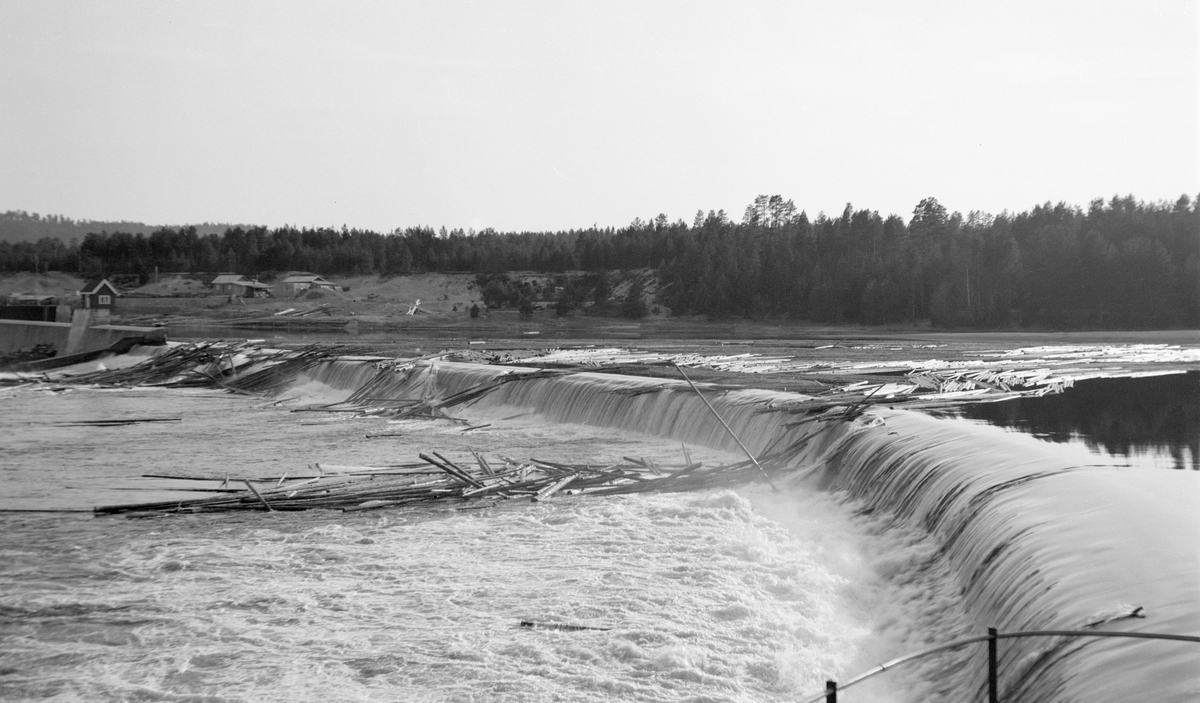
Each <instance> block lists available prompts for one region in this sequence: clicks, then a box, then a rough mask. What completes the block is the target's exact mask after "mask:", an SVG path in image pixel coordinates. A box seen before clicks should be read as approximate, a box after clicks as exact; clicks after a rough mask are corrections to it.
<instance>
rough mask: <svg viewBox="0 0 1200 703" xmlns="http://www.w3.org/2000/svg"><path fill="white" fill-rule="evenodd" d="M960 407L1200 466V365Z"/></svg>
mask: <svg viewBox="0 0 1200 703" xmlns="http://www.w3.org/2000/svg"><path fill="white" fill-rule="evenodd" d="M962 415H963V416H964V417H967V418H970V419H974V420H983V421H985V422H987V423H989V424H992V425H998V426H1000V427H1008V428H1013V429H1016V430H1019V431H1021V432H1025V433H1028V434H1032V435H1034V436H1036V437H1038V438H1039V439H1044V440H1047V441H1051V442H1060V443H1081V444H1084V445H1086V446H1087V447H1088V449H1090V450H1092V451H1093V452H1097V453H1103V454H1108V455H1112V456H1118V457H1128V458H1130V459H1131V460H1132V461H1133V462H1134V463H1138V464H1153V465H1154V466H1157V467H1169V468H1174V469H1191V470H1200V371H1189V372H1187V373H1174V374H1168V375H1163V376H1147V377H1140V378H1096V379H1090V380H1086V381H1080V382H1078V383H1076V384H1075V386H1074V387H1072V388H1069V389H1067V390H1066V391H1065V392H1063V393H1062V394H1061V395H1048V396H1044V397H1041V398H1020V399H1017V400H1009V401H1004V402H1000V403H980V404H977V405H972V406H968V407H967V408H966V409H965V410H963V411H962Z"/></svg>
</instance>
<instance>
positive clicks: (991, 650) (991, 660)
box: [987, 627, 1000, 703]
mask: <svg viewBox="0 0 1200 703" xmlns="http://www.w3.org/2000/svg"><path fill="white" fill-rule="evenodd" d="M998 634H1000V633H998V632H997V631H996V628H994V627H989V628H988V641H987V642H988V703H1000V691H999V689H1000V676H999V672H997V671H996V635H998Z"/></svg>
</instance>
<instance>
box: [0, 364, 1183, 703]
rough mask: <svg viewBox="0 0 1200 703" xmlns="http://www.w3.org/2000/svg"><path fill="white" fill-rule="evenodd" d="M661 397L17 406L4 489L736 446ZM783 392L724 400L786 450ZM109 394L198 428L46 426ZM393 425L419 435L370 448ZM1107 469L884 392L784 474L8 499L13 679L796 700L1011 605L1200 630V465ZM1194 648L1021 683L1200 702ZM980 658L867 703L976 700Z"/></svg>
mask: <svg viewBox="0 0 1200 703" xmlns="http://www.w3.org/2000/svg"><path fill="white" fill-rule="evenodd" d="M504 372H505V370H504V369H497V368H495V367H481V366H474V365H466V364H435V365H432V366H429V367H425V368H422V369H419V370H417V371H416V372H414V373H397V374H396V375H395V377H394V378H392V379H388V378H377V377H376V374H377V373H383V371H379V370H376V369H373V368H369V367H367V366H366V365H363V364H356V363H348V362H334V363H331V364H329V365H328V366H326V367H325V368H323V369H319V370H318V371H317V372H314V373H312V374H309V375H308V376H306V377H305V378H301V379H298V380H297V382H296V383H295V384H294V385H293V386H292V387H291V389H290V390H289V391H288V392H287V393H286V395H288V396H297V395H299V396H301V398H302V402H307V400H306V399H311V400H312V401H320V402H330V401H331V400H336V399H338V398H340V397H345V395H346V394H348V393H349V392H351V391H352V390H353V389H354V388H357V387H359V386H361V385H362V384H363V383H366V382H367V381H368V380H371V379H375V380H377V381H387V383H380V384H379V385H377V386H375V387H374V390H373V392H376V393H382V394H384V395H386V396H387V397H424V396H426V395H430V394H436V393H452V392H455V391H457V390H462V389H464V388H467V387H470V386H472V385H474V384H476V383H478V382H480V379H481V378H485V377H488V376H491V377H494V376H495V374H497V373H504ZM388 373H390V371H389V372H388ZM661 383H662V382H661V380H654V381H649V380H646V379H628V378H622V377H617V376H611V375H593V374H576V375H574V376H567V377H562V378H553V379H540V380H535V381H525V382H521V383H510V384H507V385H506V386H504V387H502V388H501V389H500V390H498V391H497V392H495V393H492V394H489V395H487V396H484V397H483V398H482V399H480V400H479V401H477V402H476V403H474V404H473V405H471V406H470V407H467V408H466V409H465V410H463V411H462V414H464V415H466V416H468V417H471V418H473V419H485V420H486V421H487V422H490V423H492V427H491V428H489V429H487V430H480V431H479V432H480V434H479V435H478V436H475V437H474V438H472V439H470V440H468V439H464V437H468V435H462V434H461V433H460V432H459V430H458V428H455V427H452V426H448V425H447V424H445V423H437V422H423V421H420V422H418V421H405V422H400V423H389V424H383V423H381V421H378V420H360V421H353V420H346V419H344V418H342V417H336V416H334V417H331V416H328V415H321V414H317V413H289V412H287V411H286V410H285V407H286V406H285V407H275V406H274V405H273V404H272V403H270V402H258V401H254V400H251V399H247V398H244V397H236V396H229V395H224V394H219V393H214V392H210V391H186V392H185V391H163V390H134V391H102V390H95V389H81V390H70V391H67V392H63V393H53V392H40V391H39V392H25V393H19V394H15V395H12V396H9V397H6V398H5V399H4V400H5V402H4V403H3V404H0V424H3V426H4V427H6V428H8V429H9V430H11V431H10V433H9V436H10V439H9V440H7V441H8V442H9V446H10V448H11V449H12V450H13V451H12V452H10V453H9V455H10V456H13V457H16V459H17V460H16V461H14V462H11V463H7V462H6V463H5V464H4V465H3V466H2V467H0V478H2V479H3V480H4V481H5V485H6V486H7V487H8V489H9V490H8V492H6V494H5V496H4V497H3V498H0V507H3V508H7V509H12V508H20V507H54V508H86V507H90V505H92V504H96V503H116V502H134V501H140V500H157V499H161V495H162V494H161V491H162V489H163V488H164V486H163V484H162V482H154V481H151V480H149V479H140V478H138V475H140V474H141V473H146V471H145V469H147V468H150V467H154V468H160V469H161V468H169V469H171V470H173V471H182V472H194V473H206V474H210V475H212V474H217V475H219V474H220V472H222V471H225V470H231V471H232V472H233V475H235V476H237V475H247V476H271V475H280V474H281V473H284V472H295V471H298V470H300V471H302V470H306V469H307V467H308V465H309V464H310V463H311V462H313V461H321V462H329V463H342V464H364V465H383V464H387V463H394V462H397V461H410V460H412V459H413V458H414V457H415V455H416V453H417V452H418V451H424V450H427V449H430V448H435V449H438V450H440V451H450V452H452V453H453V452H456V451H463V452H465V445H466V444H467V442H468V441H470V442H474V443H476V446H480V445H490V446H491V447H492V448H493V450H494V451H496V452H498V453H505V454H510V455H514V456H539V457H542V458H561V459H564V460H569V461H596V460H607V459H615V458H618V457H620V456H622V455H626V454H630V455H636V456H646V457H648V458H651V459H652V460H654V461H657V462H661V463H669V462H672V461H676V462H677V461H678V460H679V459H678V456H679V452H680V447H679V441H680V440H684V441H686V442H687V443H688V445H689V447H690V448H691V451H692V452H693V453H694V455H696V456H699V457H701V458H702V459H703V460H704V461H706V462H709V463H721V462H723V461H729V460H731V459H733V458H735V456H734V455H732V454H728V453H725V452H726V451H727V450H728V449H729V446H728V440H727V439H726V438H725V437H724V436H723V434H722V432H723V431H722V430H720V428H719V427H716V426H715V423H714V421H713V420H712V419H711V417H710V416H708V415H707V414H706V412H707V411H705V410H704V409H703V407H702V406H701V405H700V403H699V401H698V399H696V398H695V397H694V395H691V394H688V393H682V392H681V393H675V392H661V393H644V394H638V395H630V394H621V393H614V392H612V391H614V390H618V389H629V388H634V387H638V386H645V385H648V384H655V385H659V384H661ZM772 395H774V396H779V395H780V394H771V393H767V392H763V391H738V392H733V393H728V394H725V395H723V396H720V397H716V396H714V398H713V400H714V402H715V403H716V405H717V406H718V408H719V409H720V411H721V412H722V414H723V415H725V416H726V417H727V418H728V419H730V421H731V422H732V423H733V424H734V426H735V428H737V430H738V432H739V434H741V435H742V436H743V437H744V438H746V439H747V441H748V442H749V443H750V444H751V446H753V447H755V448H756V449H761V447H762V446H763V445H764V444H765V443H768V442H770V441H771V440H772V438H774V437H778V436H779V435H780V433H781V432H785V433H786V432H798V431H797V430H786V431H785V430H784V429H783V428H782V427H781V424H782V423H781V421H780V417H779V416H776V415H772V414H770V413H767V414H755V412H754V411H755V409H756V408H758V407H761V406H762V404H763V403H764V402H768V401H769V400H770V399H771V397H772ZM99 412H105V413H108V414H109V415H110V416H118V417H119V416H126V417H130V416H141V417H149V416H155V415H160V416H165V415H172V416H176V417H179V418H180V419H181V422H179V423H166V424H161V425H131V426H126V427H121V428H106V429H99V428H75V429H73V430H71V431H70V436H71V437H72V441H70V442H64V441H62V438H63V432H64V430H63V429H62V428H61V427H59V426H54V425H50V424H49V422H51V421H53V422H63V421H69V420H71V419H89V418H94V417H95V416H96V414H97V413H99ZM382 427H386V428H388V431H389V432H392V433H397V434H401V435H403V436H402V437H400V438H397V439H394V440H388V441H387V442H366V441H363V434H364V433H365V432H367V431H372V430H376V429H378V428H382ZM474 434H475V433H472V435H474ZM705 447H708V449H705ZM168 448H169V449H168ZM1096 463H1098V462H1096V461H1095V459H1094V457H1092V456H1091V455H1090V454H1089V453H1088V451H1087V450H1086V449H1084V448H1080V447H1076V446H1072V445H1061V444H1047V443H1045V442H1041V441H1038V440H1036V439H1033V438H1029V437H1021V436H1016V435H1013V434H1011V433H1009V432H1006V431H1004V430H1001V429H999V428H994V427H986V426H981V425H973V424H970V423H968V422H966V421H964V420H959V419H953V418H945V419H937V418H930V417H923V416H918V415H914V414H912V413H905V412H900V411H887V410H879V411H875V412H872V413H870V414H869V415H868V416H867V417H865V418H863V421H862V422H859V423H856V424H855V425H853V426H849V427H843V428H840V429H838V430H836V431H829V432H825V433H823V434H821V435H818V436H816V437H815V438H814V439H812V440H811V441H810V443H809V445H808V450H807V454H806V455H805V456H804V457H802V458H801V459H800V460H798V463H797V466H796V471H795V472H794V473H793V475H792V476H791V478H790V479H788V480H785V481H784V482H783V483H784V485H783V486H782V488H783V490H781V491H780V492H778V493H775V492H772V491H771V490H770V489H769V488H767V487H766V486H765V485H762V484H751V485H747V486H745V487H741V488H738V489H736V490H714V491H701V492H696V493H686V494H664V495H655V494H642V495H630V496H611V497H604V498H589V497H585V496H577V497H568V496H563V497H561V498H556V499H555V500H554V501H551V502H548V503H542V504H529V503H518V502H516V501H512V502H507V503H499V504H495V505H487V506H486V507H485V506H484V505H483V504H468V506H465V507H468V508H470V509H467V510H455V509H452V508H451V507H450V506H440V505H437V504H434V505H432V506H430V507H427V508H419V509H416V508H414V509H405V510H391V511H381V512H375V513H349V514H342V513H330V512H309V513H280V514H258V513H254V514H232V515H191V516H176V517H171V518H163V519H155V520H125V519H120V518H102V519H94V518H91V517H90V516H87V515H72V514H49V515H48V514H14V513H0V523H3V524H0V632H2V633H3V636H2V637H0V654H2V655H3V656H2V659H3V661H4V662H5V663H4V664H3V665H0V698H5V699H12V700H46V699H59V700H70V699H94V700H120V699H144V700H281V701H282V700H313V701H316V700H427V701H492V700H511V701H525V700H536V701H541V700H546V701H549V700H578V701H600V700H612V699H623V700H645V701H794V700H796V699H797V698H799V697H800V696H801V695H803V694H807V693H812V692H814V691H819V690H821V689H822V688H823V684H824V681H825V679H827V678H835V679H840V680H845V679H847V678H849V677H850V676H853V675H854V674H857V673H859V672H861V671H863V670H866V669H868V668H871V667H872V666H874V665H875V664H878V663H880V662H882V661H885V660H887V659H890V658H893V657H895V656H899V655H901V654H905V653H908V652H912V651H914V650H918V649H922V648H925V647H928V646H932V645H935V644H940V643H944V642H948V641H951V640H954V639H958V638H962V637H966V636H972V635H978V634H981V633H982V631H983V629H984V628H985V627H987V626H989V625H991V626H997V627H1000V628H1001V629H1003V630H1012V629H1016V628H1025V629H1053V628H1061V629H1074V628H1078V627H1084V626H1087V625H1088V624H1089V623H1092V622H1095V621H1097V620H1100V619H1104V618H1108V617H1119V616H1120V615H1122V614H1123V613H1127V612H1129V611H1130V610H1131V609H1132V608H1133V607H1137V606H1140V607H1143V608H1144V609H1145V614H1146V618H1144V619H1120V620H1114V621H1112V622H1111V623H1109V624H1107V625H1104V627H1110V628H1114V629H1116V628H1124V629H1139V630H1142V631H1150V632H1153V631H1159V632H1164V631H1165V632H1178V633H1182V634H1188V633H1192V634H1194V633H1196V632H1197V631H1200V614H1198V609H1197V607H1196V605H1195V603H1197V602H1200V555H1197V554H1196V553H1195V550H1194V549H1192V548H1191V547H1193V546H1194V543H1195V542H1194V540H1189V538H1188V536H1189V535H1191V536H1195V535H1200V522H1198V518H1197V511H1196V506H1197V505H1200V486H1198V485H1197V482H1196V481H1195V479H1196V478H1197V476H1198V475H1197V474H1196V473H1195V472H1191V471H1187V472H1173V471H1149V472H1147V471H1134V470H1126V469H1122V468H1120V467H1097V466H1094V464H1096ZM145 489H153V490H145ZM166 495H177V494H174V493H168V494H166ZM522 619H529V620H538V621H545V622H551V623H555V622H558V623H572V624H584V625H591V626H596V627H606V628H611V629H608V630H586V631H575V632H564V631H557V630H552V629H532V630H531V629H526V628H519V627H518V626H517V623H518V622H519V621H520V620H522ZM1193 646H1194V645H1188V644H1183V643H1158V642H1152V643H1143V642H1140V641H1139V642H1130V641H1090V642H1087V643H1083V642H1060V641H1048V642H1047V641H1040V642H1039V641H1028V642H1026V641H1012V644H1011V645H1010V644H1009V643H1007V642H1006V643H1005V645H1004V649H1003V653H1002V672H1004V678H1003V679H1002V688H1003V690H1005V691H1006V692H1008V694H1009V699H1010V700H1022V701H1071V700H1123V699H1125V697H1127V696H1131V695H1136V694H1137V693H1138V692H1145V691H1153V692H1154V695H1153V696H1152V697H1153V698H1154V699H1155V700H1168V701H1169V700H1180V701H1183V700H1189V699H1191V698H1194V696H1195V695H1196V694H1197V693H1198V691H1197V688H1196V683H1195V682H1196V680H1197V679H1196V677H1195V676H1194V673H1195V670H1194V669H1195V667H1194V662H1195V652H1194V650H1192V649H1190V647H1193ZM982 651H983V650H982V645H979V646H974V647H969V648H965V649H963V650H959V651H955V652H950V653H947V654H945V655H943V656H939V657H934V658H931V659H929V660H926V661H924V662H922V663H921V664H920V665H919V666H914V667H907V668H902V669H899V670H896V671H892V672H888V673H886V674H884V675H883V676H880V677H877V678H876V679H873V680H872V681H870V682H868V683H866V684H863V685H862V686H860V687H855V688H852V689H849V690H847V691H844V692H843V693H842V697H843V698H844V699H845V700H850V701H853V700H873V701H916V700H923V701H924V700H944V701H960V700H971V699H977V698H978V697H979V696H980V695H981V691H982V683H983V682H982V678H981V677H982V671H983V668H982V663H983V654H982ZM9 662H11V663H9Z"/></svg>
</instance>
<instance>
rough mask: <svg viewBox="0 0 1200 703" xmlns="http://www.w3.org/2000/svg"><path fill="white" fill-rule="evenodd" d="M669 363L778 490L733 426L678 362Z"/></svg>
mask: <svg viewBox="0 0 1200 703" xmlns="http://www.w3.org/2000/svg"><path fill="white" fill-rule="evenodd" d="M671 365H672V366H674V367H675V370H676V371H678V372H679V375H680V376H683V380H685V381H687V383H688V385H689V386H691V387H692V390H694V391H696V395H698V396H700V400H703V401H704V404H705V405H707V406H708V409H709V410H711V411H712V414H713V416H715V417H716V418H717V422H720V423H721V425H722V426H723V427H724V428H725V431H727V432H728V433H729V436H730V437H733V441H735V442H737V445H738V446H739V447H741V448H742V451H743V452H746V456H748V457H750V462H751V463H753V464H754V466H755V467H757V468H758V470H759V471H760V472H762V475H763V478H765V479H766V480H767V485H769V486H770V487H771V490H774V491H778V490H779V488H777V487H776V486H775V483H774V482H773V481H771V477H770V476H768V475H767V470H766V469H764V468H763V467H762V464H760V463H758V459H755V458H754V455H753V454H751V453H750V450H749V449H747V448H746V445H744V444H742V440H740V439H738V436H737V435H736V434H735V433H734V431H733V428H732V427H730V426H729V423H728V422H725V419H724V418H722V417H721V415H720V413H718V412H717V409H716V408H714V407H713V406H712V403H710V402H708V398H705V397H704V394H703V393H701V392H700V389H699V388H697V387H696V384H694V383H692V379H690V378H688V375H687V374H686V373H684V372H683V369H681V368H679V364H676V363H675V362H671Z"/></svg>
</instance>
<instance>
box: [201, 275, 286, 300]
mask: <svg viewBox="0 0 1200 703" xmlns="http://www.w3.org/2000/svg"><path fill="white" fill-rule="evenodd" d="M212 287H213V289H214V290H216V291H217V293H220V294H221V295H236V296H238V297H240V298H265V297H267V296H269V295H270V294H271V286H269V285H267V284H266V283H259V282H258V281H251V280H250V279H248V278H246V277H245V276H243V275H241V274H239V273H223V274H221V275H219V276H217V277H216V278H214V279H213V280H212Z"/></svg>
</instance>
